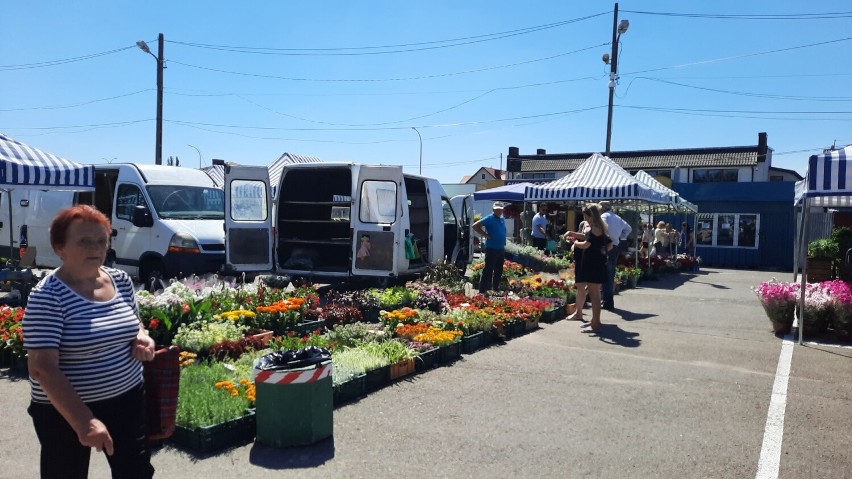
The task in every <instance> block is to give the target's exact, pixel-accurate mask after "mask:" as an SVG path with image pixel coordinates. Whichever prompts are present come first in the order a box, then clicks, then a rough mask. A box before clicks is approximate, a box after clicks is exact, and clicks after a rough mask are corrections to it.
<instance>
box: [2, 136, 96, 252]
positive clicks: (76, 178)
mask: <svg viewBox="0 0 852 479" xmlns="http://www.w3.org/2000/svg"><path fill="white" fill-rule="evenodd" d="M22 189H23V190H60V191H93V190H94V189H95V167H94V166H93V165H81V164H79V163H75V162H73V161H69V160H66V159H64V158H60V157H58V156H55V155H51V154H50V153H46V152H44V151H41V150H39V149H37V148H33V147H31V146H27V145H25V144H23V143H21V142H18V141H15V140H13V139H11V138H9V137H8V136H6V135H4V134H2V133H0V191H4V192H6V193H7V195H8V193H9V192H10V191H12V190H22ZM6 204H7V205H9V225H7V226H6V227H7V228H8V230H9V258H12V257H14V248H13V246H12V245H13V244H14V233H15V231H13V230H14V229H15V227H14V222H13V221H12V201H9V200H7V201H6ZM68 206H71V205H68Z"/></svg>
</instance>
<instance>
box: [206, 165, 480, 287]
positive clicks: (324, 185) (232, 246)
mask: <svg viewBox="0 0 852 479" xmlns="http://www.w3.org/2000/svg"><path fill="white" fill-rule="evenodd" d="M223 166H224V168H225V244H226V248H225V250H226V251H225V255H226V258H225V272H226V273H228V274H234V273H238V272H273V273H275V274H282V275H290V276H293V277H308V278H317V279H321V278H322V279H329V280H347V279H351V278H365V277H366V278H374V279H376V280H377V282H379V283H386V282H388V281H389V280H392V279H395V278H402V277H407V276H414V275H415V274H417V273H422V272H424V271H426V270H427V268H428V266H429V265H430V264H435V263H442V262H445V261H448V262H451V263H453V264H456V265H457V266H459V267H460V268H464V267H465V266H466V265H467V263H468V262H469V261H470V257H471V256H470V253H471V249H470V239H471V235H470V218H469V217H468V211H469V208H467V207H460V208H453V205H452V204H451V202H450V199H449V198H447V195H446V193H445V192H444V188H443V187H442V186H441V184H440V183H438V181H437V180H435V179H431V178H425V177H421V176H416V175H408V174H404V173H403V172H402V167H400V166H385V165H382V166H370V165H359V164H350V163H310V164H293V165H287V166H285V167H284V170H283V171H282V173H281V179H280V183H279V184H278V185H270V184H269V174H268V171H267V169H266V167H259V166H237V165H230V164H229V165H224V164H223ZM273 187H274V188H273ZM273 190H274V191H275V195H274V196H273V193H272V192H273ZM464 201H465V199H461V200H456V203H457V204H459V205H462V204H464ZM467 201H470V199H468V200H467ZM457 210H458V213H457Z"/></svg>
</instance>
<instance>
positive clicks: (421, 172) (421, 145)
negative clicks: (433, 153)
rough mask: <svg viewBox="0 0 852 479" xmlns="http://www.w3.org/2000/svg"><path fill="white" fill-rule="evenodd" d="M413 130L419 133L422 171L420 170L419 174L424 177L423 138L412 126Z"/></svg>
mask: <svg viewBox="0 0 852 479" xmlns="http://www.w3.org/2000/svg"><path fill="white" fill-rule="evenodd" d="M411 129H412V130H414V132H415V133H417V138H419V139H420V170H419V173H418V174H419V175H422V174H423V137H422V136H420V132H419V131H417V128H415V127H413V126H412V127H411Z"/></svg>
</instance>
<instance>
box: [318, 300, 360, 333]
mask: <svg viewBox="0 0 852 479" xmlns="http://www.w3.org/2000/svg"><path fill="white" fill-rule="evenodd" d="M315 311H317V312H318V313H319V314H318V319H321V320H323V321H325V326H326V327H327V328H332V327H334V326H337V325H340V324H351V323H358V322H361V321H363V320H364V316H363V314H362V313H361V310H360V309H358V308H357V307H355V306H347V305H343V304H337V303H329V304H326V305H325V306H323V307H322V308H318V309H316V310H315Z"/></svg>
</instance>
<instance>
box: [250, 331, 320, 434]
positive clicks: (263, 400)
mask: <svg viewBox="0 0 852 479" xmlns="http://www.w3.org/2000/svg"><path fill="white" fill-rule="evenodd" d="M306 351H308V352H306ZM276 354H277V355H279V357H278V358H277V359H278V360H277V362H278V364H275V362H276V361H275V358H273V360H272V361H270V360H269V358H270V357H271V356H273V355H276ZM281 357H290V358H292V357H296V358H298V359H296V360H291V361H287V362H286V363H285V361H284V360H281ZM331 369H332V365H331V359H330V355H329V353H328V351H326V350H325V349H322V348H306V349H302V350H298V351H279V352H275V353H270V354H268V355H266V356H264V357H262V358H260V359H258V360H257V361H256V362H255V364H254V380H255V388H256V389H255V391H256V397H255V417H256V419H257V436H256V439H255V440H256V441H257V442H258V443H261V444H265V445H268V446H274V447H288V446H302V445H308V444H313V443H315V442H317V441H320V440H322V439H325V438H327V437H331V435H332V427H333V418H332V412H333V411H334V400H333V388H332V383H331Z"/></svg>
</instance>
